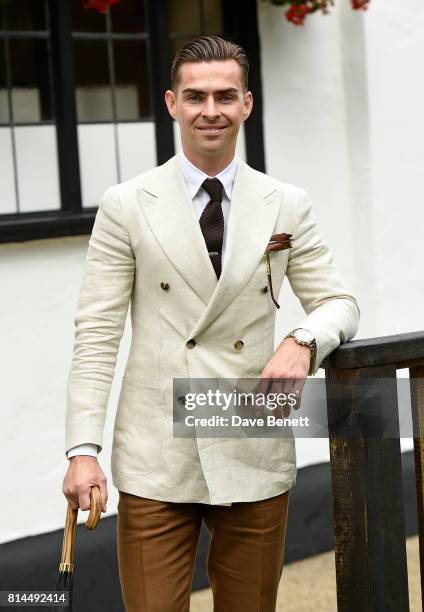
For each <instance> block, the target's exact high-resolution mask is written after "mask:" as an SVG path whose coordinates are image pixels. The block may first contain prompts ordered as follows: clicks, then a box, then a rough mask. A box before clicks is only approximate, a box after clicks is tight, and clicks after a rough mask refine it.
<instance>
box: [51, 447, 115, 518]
mask: <svg viewBox="0 0 424 612" xmlns="http://www.w3.org/2000/svg"><path fill="white" fill-rule="evenodd" d="M95 485H97V486H98V487H99V489H100V493H101V495H102V512H106V503H107V481H106V476H105V475H104V473H103V470H102V468H101V467H100V465H99V462H98V461H97V458H96V457H90V456H88V455H76V456H75V457H71V458H70V459H69V466H68V470H67V472H66V474H65V478H64V480H63V486H62V491H63V494H64V496H65V497H66V499H67V500H68V502H69V504H70V506H71V507H72V508H74V509H78V508H80V509H81V510H90V492H91V487H94V486H95Z"/></svg>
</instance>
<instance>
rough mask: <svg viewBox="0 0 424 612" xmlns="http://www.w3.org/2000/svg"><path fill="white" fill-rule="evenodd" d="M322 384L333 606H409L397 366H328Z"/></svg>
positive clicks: (402, 609) (396, 611)
mask: <svg viewBox="0 0 424 612" xmlns="http://www.w3.org/2000/svg"><path fill="white" fill-rule="evenodd" d="M383 378H384V379H387V380H385V381H384V383H383V385H382V384H381V379H383ZM376 379H378V380H376ZM358 383H361V387H360V388H361V396H360V397H358V388H359V385H358ZM379 384H380V390H381V396H379V395H378V393H377V396H376V393H375V391H376V388H377V392H379V387H378V385H379ZM326 390H327V412H328V423H329V437H330V456H331V476H332V490H333V514H334V535H335V553H336V577H337V602H338V610H339V612H357V611H358V610H360V611H361V612H371V611H372V612H407V611H409V595H408V576H407V563H406V542H405V527H404V509H403V492H402V472H401V455H400V440H399V422H398V412H397V410H398V407H397V387H396V366H394V365H385V366H374V367H363V368H357V369H350V368H346V369H343V368H339V369H336V368H331V367H330V368H328V369H327V370H326ZM368 391H369V392H370V393H368ZM388 392H389V393H388ZM371 414H372V416H370V417H369V415H371ZM387 419H388V420H389V422H390V434H389V436H388V435H387V429H386V428H385V427H386V426H387V423H388V421H387ZM396 429H397V437H395V435H396ZM371 436H372V437H371Z"/></svg>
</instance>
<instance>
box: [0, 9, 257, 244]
mask: <svg viewBox="0 0 424 612" xmlns="http://www.w3.org/2000/svg"><path fill="white" fill-rule="evenodd" d="M47 1H48V5H49V13H50V24H49V25H50V44H51V53H52V62H53V70H52V81H53V108H54V112H55V120H54V121H53V123H55V124H56V144H57V155H58V169H59V185H60V198H61V200H60V202H61V207H60V208H58V209H57V210H49V211H37V212H18V213H11V214H2V215H0V243H8V242H22V241H26V240H37V239H45V238H53V237H55V238H57V237H61V236H76V235H84V234H90V233H91V231H92V228H93V223H94V219H95V216H96V213H97V206H94V207H83V206H82V199H81V177H80V169H79V158H78V133H77V128H78V122H77V113H76V100H75V77H74V65H73V48H72V45H73V35H72V24H71V9H70V3H68V2H58V1H57V0H47ZM73 1H82V0H73ZM121 1H122V2H125V0H121ZM219 1H220V2H221V10H222V17H223V29H224V31H223V32H222V34H223V35H224V36H225V37H226V38H228V39H230V40H233V41H234V42H237V43H238V44H240V45H242V46H243V47H244V48H245V50H246V52H247V54H248V56H249V60H250V73H249V88H250V89H251V90H252V91H253V94H254V108H253V111H252V114H251V116H250V117H249V120H248V121H247V122H246V123H245V125H244V130H245V143H246V158H247V163H248V164H249V165H250V166H252V167H253V168H255V169H257V170H259V171H262V172H265V151H264V135H263V121H262V112H263V105H262V84H261V71H260V42H259V33H258V16H257V4H256V0H243V1H242V0H233V1H232V2H228V1H226V0H217V2H219ZM169 36H170V33H169V31H168V14H167V0H161V1H158V0H146V40H147V43H148V49H147V57H148V61H149V67H148V68H149V72H150V74H151V75H153V74H154V75H155V78H154V79H151V99H152V110H153V120H154V124H155V137H156V160H157V164H162V163H164V162H165V161H167V160H168V159H169V158H170V157H172V156H173V155H174V153H175V148H174V132H173V120H172V118H171V117H170V115H169V113H168V111H167V109H166V106H165V104H164V100H163V94H164V91H165V90H166V89H167V88H168V87H169V71H170V62H169V57H170V56H169V53H170V49H169Z"/></svg>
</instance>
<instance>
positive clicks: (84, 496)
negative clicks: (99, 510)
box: [78, 487, 91, 510]
mask: <svg viewBox="0 0 424 612" xmlns="http://www.w3.org/2000/svg"><path fill="white" fill-rule="evenodd" d="M90 490H91V487H87V488H86V489H84V490H83V491H81V492H80V494H79V496H78V503H79V507H80V508H81V510H90V506H91V503H90Z"/></svg>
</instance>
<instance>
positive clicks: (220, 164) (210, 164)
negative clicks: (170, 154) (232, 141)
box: [183, 146, 235, 176]
mask: <svg viewBox="0 0 424 612" xmlns="http://www.w3.org/2000/svg"><path fill="white" fill-rule="evenodd" d="M183 151H184V155H185V156H186V157H187V159H188V160H189V161H190V162H191V163H192V164H193V165H194V166H196V167H197V168H199V169H200V170H202V172H204V173H205V174H207V175H208V176H216V175H217V174H219V173H220V172H222V170H224V168H226V167H227V166H228V164H230V163H231V161H232V160H233V158H234V155H235V147H234V148H233V149H232V150H231V151H228V152H226V153H225V155H220V156H219V157H205V156H204V155H199V154H196V153H195V152H193V151H187V150H186V149H185V148H184V146H183Z"/></svg>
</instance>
